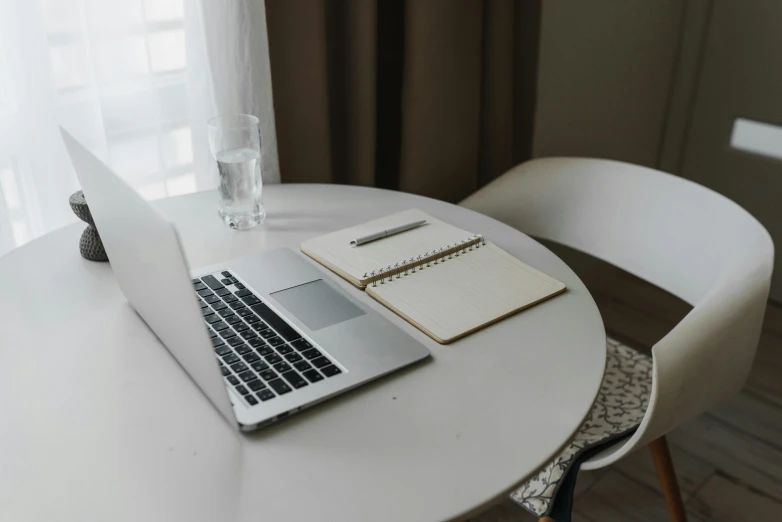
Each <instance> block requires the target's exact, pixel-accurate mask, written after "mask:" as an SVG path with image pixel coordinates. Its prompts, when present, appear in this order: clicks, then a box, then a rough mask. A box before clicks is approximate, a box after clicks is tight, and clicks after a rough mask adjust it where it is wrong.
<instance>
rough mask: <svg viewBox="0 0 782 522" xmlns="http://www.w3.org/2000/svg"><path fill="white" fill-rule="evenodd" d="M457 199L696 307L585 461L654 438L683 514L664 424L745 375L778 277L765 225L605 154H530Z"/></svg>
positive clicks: (660, 466)
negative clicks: (628, 421) (616, 426)
mask: <svg viewBox="0 0 782 522" xmlns="http://www.w3.org/2000/svg"><path fill="white" fill-rule="evenodd" d="M461 204H462V205H463V206H465V207H468V208H471V209H474V210H476V211H478V212H481V213H483V214H486V215H488V216H491V217H494V218H496V219H498V220H499V221H502V222H504V223H506V224H508V225H511V226H513V227H515V228H517V229H518V230H521V231H522V232H525V233H527V234H529V235H531V236H535V237H539V238H544V239H548V240H551V241H554V242H557V243H561V244H564V245H566V246H569V247H572V248H576V249H578V250H581V251H583V252H586V253H588V254H590V255H592V256H594V257H597V258H599V259H602V260H604V261H606V262H609V263H611V264H613V265H616V266H618V267H620V268H622V269H624V270H625V271H627V272H630V273H631V274H634V275H636V276H638V277H640V278H642V279H644V280H646V281H648V282H650V283H652V284H654V285H656V286H658V287H660V288H662V289H664V290H666V291H668V292H670V293H671V294H674V295H676V296H678V297H679V298H681V299H683V300H684V301H686V302H688V303H689V304H691V305H692V306H693V307H694V308H693V309H692V311H690V313H689V314H687V316H686V317H685V318H684V319H683V320H682V321H681V322H680V323H679V324H678V325H677V326H676V327H675V328H674V329H673V330H671V332H670V333H668V335H666V336H665V337H664V338H663V339H662V340H661V341H660V342H658V343H657V344H656V345H655V346H654V347H653V348H652V366H651V370H652V371H651V374H652V375H651V393H650V396H649V399H648V407H646V409H645V412H643V413H642V415H641V416H640V417H639V418H640V419H642V420H641V421H640V425H639V426H638V429H637V430H636V431H635V433H634V434H633V435H632V436H630V437H629V438H625V439H623V440H619V441H618V442H617V443H615V444H613V445H612V446H611V447H610V448H609V449H607V450H604V451H602V452H600V453H599V454H598V455H595V456H593V457H591V458H589V459H588V460H586V462H584V464H583V465H582V469H596V468H601V467H604V466H607V465H609V464H611V463H613V462H615V461H617V460H618V459H620V458H622V457H624V456H625V455H627V454H629V453H630V452H632V451H634V450H636V449H638V448H641V447H643V446H645V445H647V444H649V445H650V446H651V449H652V451H653V454H654V457H655V465H656V467H657V472H658V475H659V478H660V481H661V484H662V487H663V491H664V493H665V497H666V501H667V504H668V509H669V512H670V514H671V518H672V519H673V520H674V521H676V522H679V521H684V520H685V514H684V508H683V505H682V501H681V496H680V492H679V489H678V486H677V483H676V476H675V474H674V471H673V467H672V463H671V459H670V454H669V452H668V448H667V443H666V441H665V434H666V433H668V432H669V431H671V430H673V429H674V428H676V427H677V426H679V425H680V424H682V423H684V422H685V421H687V420H689V419H691V418H692V417H694V416H696V415H698V414H699V413H701V412H703V411H706V410H708V409H710V408H712V407H713V406H715V405H717V404H718V403H720V402H722V401H724V400H725V399H727V398H729V397H731V396H732V395H734V394H736V393H737V392H738V391H739V390H740V389H741V388H742V387H743V385H744V382H745V380H746V378H747V375H748V374H749V371H750V367H751V365H752V361H753V358H754V356H755V350H756V348H757V344H758V338H759V335H760V331H761V327H762V322H763V316H764V312H765V307H766V300H767V298H768V292H769V285H770V280H771V272H772V267H773V258H774V246H773V243H772V241H771V238H770V236H769V234H768V232H766V230H765V228H763V226H762V225H761V224H760V223H759V222H758V221H757V220H755V218H753V217H752V216H751V215H750V214H749V213H748V212H746V211H745V210H744V209H742V208H741V207H740V206H738V205H737V204H735V203H734V202H732V201H730V200H729V199H727V198H725V197H723V196H721V195H720V194H717V193H716V192H713V191H712V190H710V189H707V188H705V187H702V186H700V185H697V184H695V183H692V182H690V181H687V180H685V179H682V178H679V177H676V176H672V175H669V174H665V173H662V172H659V171H656V170H652V169H649V168H644V167H639V166H635V165H630V164H627V163H621V162H617V161H608V160H598V159H580V158H547V159H539V160H533V161H529V162H527V163H523V164H521V165H518V166H516V167H515V168H513V169H511V170H510V171H508V172H507V173H505V174H503V175H502V176H501V177H499V178H498V179H496V180H495V181H494V182H492V183H491V184H489V185H488V186H486V187H484V188H482V189H481V190H479V191H478V192H476V193H475V194H473V195H472V196H470V197H469V198H467V199H466V200H464V201H463V202H462V203H461ZM604 384H605V383H604ZM549 520H550V519H549Z"/></svg>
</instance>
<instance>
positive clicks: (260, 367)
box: [250, 361, 269, 373]
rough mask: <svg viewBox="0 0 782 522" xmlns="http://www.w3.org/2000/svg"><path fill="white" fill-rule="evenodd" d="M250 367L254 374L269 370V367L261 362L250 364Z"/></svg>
mask: <svg viewBox="0 0 782 522" xmlns="http://www.w3.org/2000/svg"><path fill="white" fill-rule="evenodd" d="M250 367H251V368H252V369H253V370H255V371H256V372H258V373H261V372H262V371H264V370H268V369H269V365H268V364H266V363H265V362H263V361H258V362H254V363H252V364H251V365H250Z"/></svg>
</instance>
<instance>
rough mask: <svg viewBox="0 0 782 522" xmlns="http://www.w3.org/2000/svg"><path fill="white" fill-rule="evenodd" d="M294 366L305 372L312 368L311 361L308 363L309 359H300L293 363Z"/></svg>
mask: <svg viewBox="0 0 782 522" xmlns="http://www.w3.org/2000/svg"><path fill="white" fill-rule="evenodd" d="M293 367H294V368H296V369H297V370H299V371H300V372H305V371H307V370H309V369H310V368H312V365H310V363H308V362H307V361H298V362H295V363H293Z"/></svg>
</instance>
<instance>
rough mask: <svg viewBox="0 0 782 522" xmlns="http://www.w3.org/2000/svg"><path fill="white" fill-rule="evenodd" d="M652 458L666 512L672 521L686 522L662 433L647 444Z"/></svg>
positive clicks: (668, 451) (677, 484) (669, 453)
mask: <svg viewBox="0 0 782 522" xmlns="http://www.w3.org/2000/svg"><path fill="white" fill-rule="evenodd" d="M649 448H651V450H652V457H653V458H654V467H655V469H657V476H658V477H659V479H660V486H661V487H662V490H663V495H665V502H666V503H667V504H668V513H669V514H670V515H671V520H672V521H673V522H687V515H685V513H684V502H682V494H681V491H680V490H679V483H678V482H677V481H676V472H675V471H674V469H673V461H672V460H671V451H670V450H669V449H668V441H667V440H666V439H665V436H664V435H663V436H662V437H660V438H659V439H655V440H653V441H652V442H651V443H650V444H649Z"/></svg>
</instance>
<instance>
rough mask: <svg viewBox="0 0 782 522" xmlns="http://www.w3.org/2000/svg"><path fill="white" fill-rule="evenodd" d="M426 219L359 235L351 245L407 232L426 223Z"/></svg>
mask: <svg viewBox="0 0 782 522" xmlns="http://www.w3.org/2000/svg"><path fill="white" fill-rule="evenodd" d="M425 224H426V220H425V219H422V220H421V221H414V222H412V223H406V224H404V225H398V226H395V227H392V228H389V229H387V230H381V231H380V232H374V233H372V234H367V235H366V236H361V237H357V238H356V239H354V240H353V241H351V242H350V246H358V245H363V244H364V243H369V242H370V241H374V240H376V239H380V238H383V237H388V236H393V235H394V234H399V233H400V232H405V231H406V230H410V229H413V228H416V227H420V226H421V225H425Z"/></svg>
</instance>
